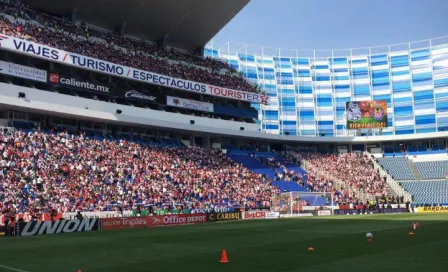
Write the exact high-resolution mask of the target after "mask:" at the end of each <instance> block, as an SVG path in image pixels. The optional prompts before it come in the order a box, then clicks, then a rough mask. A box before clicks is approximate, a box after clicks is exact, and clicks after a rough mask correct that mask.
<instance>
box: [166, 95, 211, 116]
mask: <svg viewBox="0 0 448 272" xmlns="http://www.w3.org/2000/svg"><path fill="white" fill-rule="evenodd" d="M166 104H167V105H168V106H172V107H178V108H184V109H190V110H197V111H206V112H213V104H212V103H207V102H202V101H196V100H191V99H185V98H180V97H173V96H167V97H166Z"/></svg>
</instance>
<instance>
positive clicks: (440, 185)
mask: <svg viewBox="0 0 448 272" xmlns="http://www.w3.org/2000/svg"><path fill="white" fill-rule="evenodd" d="M401 186H403V187H404V188H405V189H406V190H408V191H409V192H411V193H412V194H413V196H414V198H413V202H414V203H415V204H416V205H448V193H447V192H448V181H446V180H438V181H409V182H402V183H401Z"/></svg>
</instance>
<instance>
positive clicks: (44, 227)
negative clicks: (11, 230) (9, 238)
mask: <svg viewBox="0 0 448 272" xmlns="http://www.w3.org/2000/svg"><path fill="white" fill-rule="evenodd" d="M99 226H100V224H99V219H96V218H94V219H83V220H76V219H73V220H57V221H43V222H42V221H41V222H37V221H32V222H22V223H17V224H16V228H15V236H33V235H44V234H57V233H72V232H89V231H96V230H99Z"/></svg>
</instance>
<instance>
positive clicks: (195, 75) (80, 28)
mask: <svg viewBox="0 0 448 272" xmlns="http://www.w3.org/2000/svg"><path fill="white" fill-rule="evenodd" d="M0 11H1V13H3V14H7V15H9V16H12V17H13V18H14V19H13V20H11V18H8V17H7V16H4V15H1V14H0V34H6V35H9V36H14V37H18V38H22V39H25V40H30V41H34V42H37V43H41V44H45V45H48V46H51V47H54V48H58V49H62V50H65V51H68V52H72V53H77V54H80V55H84V56H89V57H93V58H97V59H101V60H105V61H108V62H112V63H116V64H121V65H125V66H130V67H133V68H137V69H141V70H145V71H149V72H154V73H158V74H162V75H167V76H172V77H175V78H182V79H187V80H191V81H195V82H201V83H206V84H211V85H215V86H219V87H225V88H229V89H235V90H242V91H247V92H257V88H256V87H255V86H254V85H252V84H250V83H249V82H248V81H246V80H245V79H244V78H243V77H242V76H241V74H239V73H238V72H237V71H235V70H234V69H233V68H231V67H230V66H229V65H227V64H225V63H223V62H221V61H217V60H214V59H211V58H204V57H201V56H199V55H193V54H189V53H186V52H182V51H178V50H174V49H168V48H165V47H161V46H158V45H155V44H152V43H149V42H146V41H142V40H136V39H131V38H127V37H122V36H118V35H115V34H113V33H106V32H102V31H99V30H96V29H94V28H91V27H88V26H84V25H76V24H72V23H71V21H69V20H63V19H61V18H56V17H53V16H51V15H48V14H45V13H43V12H40V11H36V10H33V9H32V8H31V7H29V6H25V5H21V4H9V3H5V0H3V1H0Z"/></svg>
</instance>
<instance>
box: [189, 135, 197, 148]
mask: <svg viewBox="0 0 448 272" xmlns="http://www.w3.org/2000/svg"><path fill="white" fill-rule="evenodd" d="M190 146H196V136H194V135H190Z"/></svg>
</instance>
